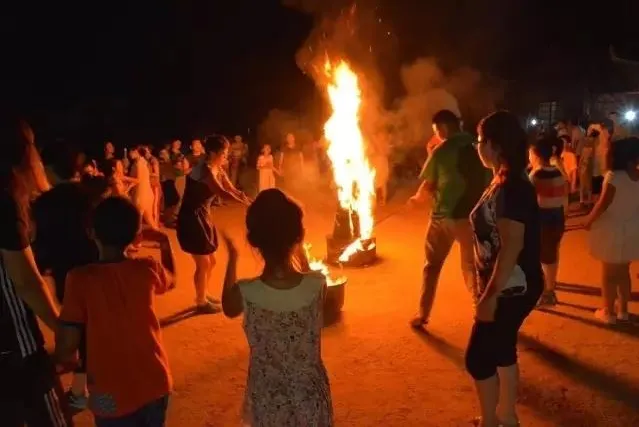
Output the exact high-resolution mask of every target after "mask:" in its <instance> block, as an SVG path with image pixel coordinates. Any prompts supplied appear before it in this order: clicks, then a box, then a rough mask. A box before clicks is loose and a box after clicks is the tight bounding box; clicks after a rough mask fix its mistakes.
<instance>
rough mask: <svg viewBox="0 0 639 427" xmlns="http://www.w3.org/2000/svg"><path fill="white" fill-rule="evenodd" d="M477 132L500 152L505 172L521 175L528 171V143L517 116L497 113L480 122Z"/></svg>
mask: <svg viewBox="0 0 639 427" xmlns="http://www.w3.org/2000/svg"><path fill="white" fill-rule="evenodd" d="M477 131H478V132H479V134H480V135H481V136H482V139H483V140H484V141H485V142H488V141H490V144H491V146H492V147H493V148H494V149H495V150H496V151H497V152H498V155H499V157H500V160H501V162H502V167H503V169H505V172H507V173H508V174H521V173H523V172H524V171H525V170H526V167H527V165H528V143H527V137H526V131H525V130H524V128H523V127H522V126H521V124H520V123H519V119H517V116H515V115H514V114H512V113H511V112H509V111H496V112H494V113H492V114H490V115H488V116H486V117H484V118H483V119H482V120H481V121H480V122H479V125H478V126H477Z"/></svg>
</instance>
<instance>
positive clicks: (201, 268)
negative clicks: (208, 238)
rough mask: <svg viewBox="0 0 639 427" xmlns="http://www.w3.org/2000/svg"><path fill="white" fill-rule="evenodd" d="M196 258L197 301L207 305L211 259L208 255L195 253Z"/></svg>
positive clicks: (194, 281) (195, 281)
mask: <svg viewBox="0 0 639 427" xmlns="http://www.w3.org/2000/svg"><path fill="white" fill-rule="evenodd" d="M193 259H194V260H195V274H194V275H193V283H194V284H195V303H196V304H197V305H198V306H203V305H206V303H207V300H206V287H207V285H208V283H207V279H208V274H209V271H210V267H209V263H210V259H209V256H208V255H193Z"/></svg>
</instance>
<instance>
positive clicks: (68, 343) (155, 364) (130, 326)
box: [56, 197, 174, 427]
mask: <svg viewBox="0 0 639 427" xmlns="http://www.w3.org/2000/svg"><path fill="white" fill-rule="evenodd" d="M140 222H141V217H140V212H139V211H138V210H137V209H136V207H135V206H134V205H133V204H132V203H131V202H130V201H128V200H127V199H124V198H121V197H110V198H107V199H105V200H104V201H102V202H101V203H100V204H99V205H98V206H97V208H96V209H95V212H94V215H93V224H92V225H93V235H94V238H95V242H96V244H97V246H98V252H99V262H97V263H94V264H89V265H86V266H83V267H78V268H75V269H73V270H71V272H69V274H68V275H67V279H66V288H65V299H64V306H63V308H62V313H61V315H60V322H61V327H60V328H59V330H58V333H57V334H56V355H57V356H58V357H59V358H60V359H61V360H69V359H72V358H73V356H74V354H75V352H76V351H77V350H78V346H79V342H80V335H81V331H82V330H85V331H86V339H87V354H88V358H87V377H88V388H89V408H90V409H91V411H92V412H93V414H94V416H95V423H96V426H98V427H106V426H115V425H144V426H148V427H161V426H164V424H165V412H166V408H167V404H168V399H169V393H170V391H171V388H172V379H171V374H170V372H169V365H168V359H167V356H166V353H165V351H164V348H163V346H162V337H161V334H160V325H159V322H158V319H157V317H156V315H155V311H154V307H153V299H154V298H153V294H154V293H156V294H160V293H163V292H165V291H167V290H168V289H170V288H171V286H172V283H173V281H172V278H171V276H172V274H168V273H167V270H168V272H170V273H173V271H174V268H173V266H174V262H173V257H172V253H171V246H170V243H169V240H168V238H167V237H166V236H164V239H163V240H162V243H161V245H160V248H161V253H162V265H160V263H158V262H156V261H154V260H152V259H129V258H127V257H126V255H125V249H126V247H127V246H128V245H129V244H131V242H132V241H133V240H134V239H135V237H136V235H137V233H138V230H139V228H140Z"/></svg>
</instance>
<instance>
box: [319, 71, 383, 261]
mask: <svg viewBox="0 0 639 427" xmlns="http://www.w3.org/2000/svg"><path fill="white" fill-rule="evenodd" d="M325 72H326V76H327V77H328V78H329V82H330V83H329V84H328V88H327V90H328V96H329V100H330V103H331V108H332V110H333V112H332V115H331V117H330V118H329V119H328V121H327V122H326V124H325V125H324V135H325V136H326V139H327V141H328V150H327V154H328V157H329V158H330V159H331V163H332V165H333V178H334V180H335V184H336V185H337V196H338V199H339V203H340V206H341V207H342V208H343V209H345V210H347V211H348V212H351V213H352V212H355V213H357V215H358V217H359V237H358V238H357V239H356V240H355V241H354V242H352V243H351V244H350V245H349V246H348V247H347V248H346V249H345V250H344V252H343V253H342V254H341V255H340V257H339V260H340V261H342V262H344V261H348V259H349V258H350V257H351V256H353V254H355V253H356V252H358V251H362V250H364V249H366V248H364V241H366V240H367V239H370V238H371V237H372V235H373V225H374V218H373V203H374V200H375V171H374V169H373V168H372V167H371V166H370V163H369V161H368V158H367V156H366V147H365V142H364V136H363V135H362V131H361V129H360V108H361V103H362V96H361V95H362V94H361V90H360V86H359V79H358V77H357V74H355V72H354V71H353V70H352V69H351V68H350V66H349V65H348V64H347V63H346V62H345V61H340V62H339V63H337V64H336V65H333V64H331V63H330V62H329V61H327V62H326V65H325ZM350 226H351V231H352V230H353V227H354V225H353V224H352V223H351V224H350Z"/></svg>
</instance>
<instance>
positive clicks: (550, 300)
mask: <svg viewBox="0 0 639 427" xmlns="http://www.w3.org/2000/svg"><path fill="white" fill-rule="evenodd" d="M555 305H557V294H556V293H555V291H551V292H544V293H543V294H542V295H541V298H539V301H537V308H543V307H553V306H555Z"/></svg>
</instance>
